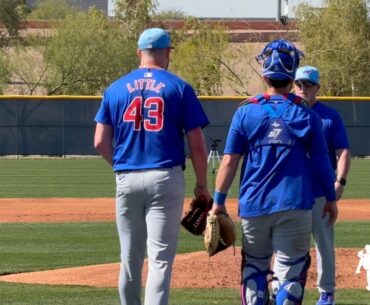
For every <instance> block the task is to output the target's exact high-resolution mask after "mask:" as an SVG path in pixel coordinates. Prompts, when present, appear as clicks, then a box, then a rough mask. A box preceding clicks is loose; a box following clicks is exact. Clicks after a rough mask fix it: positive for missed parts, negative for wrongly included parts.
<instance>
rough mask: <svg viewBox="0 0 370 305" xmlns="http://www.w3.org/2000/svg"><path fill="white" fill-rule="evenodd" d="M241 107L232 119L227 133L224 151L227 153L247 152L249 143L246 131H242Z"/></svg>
mask: <svg viewBox="0 0 370 305" xmlns="http://www.w3.org/2000/svg"><path fill="white" fill-rule="evenodd" d="M241 116H242V115H241V108H239V109H238V110H237V111H236V112H235V114H234V116H233V119H232V121H231V125H230V128H229V133H228V135H227V139H226V144H225V149H224V153H225V154H241V155H242V154H246V153H248V145H247V143H246V138H245V136H244V132H243V131H242V126H241V124H242V119H241Z"/></svg>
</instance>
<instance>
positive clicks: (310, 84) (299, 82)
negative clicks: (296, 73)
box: [294, 80, 316, 88]
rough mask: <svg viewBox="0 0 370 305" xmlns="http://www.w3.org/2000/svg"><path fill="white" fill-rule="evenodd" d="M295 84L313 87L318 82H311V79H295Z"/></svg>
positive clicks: (301, 86)
mask: <svg viewBox="0 0 370 305" xmlns="http://www.w3.org/2000/svg"><path fill="white" fill-rule="evenodd" d="M294 84H295V85H296V86H297V87H299V88H303V87H306V88H312V87H313V86H315V85H316V84H315V83H313V82H309V81H299V80H297V81H295V82H294Z"/></svg>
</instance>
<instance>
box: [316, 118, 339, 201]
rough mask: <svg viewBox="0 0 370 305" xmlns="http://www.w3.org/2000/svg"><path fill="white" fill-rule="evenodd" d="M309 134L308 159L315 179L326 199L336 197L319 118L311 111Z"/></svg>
mask: <svg viewBox="0 0 370 305" xmlns="http://www.w3.org/2000/svg"><path fill="white" fill-rule="evenodd" d="M311 117H312V119H311V134H310V148H309V153H310V159H311V164H312V169H313V174H314V177H315V179H318V183H319V184H320V186H321V188H322V190H323V191H324V194H325V198H326V200H327V201H334V200H335V199H336V194H335V189H334V180H335V177H334V171H333V168H332V166H331V164H330V160H329V155H328V149H327V145H326V140H325V136H324V132H323V130H322V126H321V121H320V118H319V117H318V116H317V115H316V114H315V113H313V112H312V116H311Z"/></svg>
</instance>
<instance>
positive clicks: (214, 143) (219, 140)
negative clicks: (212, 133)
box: [211, 137, 221, 149]
mask: <svg viewBox="0 0 370 305" xmlns="http://www.w3.org/2000/svg"><path fill="white" fill-rule="evenodd" d="M220 142H221V139H215V138H213V137H212V138H211V149H217V146H218V143H220Z"/></svg>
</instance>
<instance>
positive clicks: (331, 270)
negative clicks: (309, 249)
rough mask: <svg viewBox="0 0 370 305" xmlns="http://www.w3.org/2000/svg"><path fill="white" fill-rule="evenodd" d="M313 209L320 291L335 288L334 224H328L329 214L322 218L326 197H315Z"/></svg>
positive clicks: (313, 229)
mask: <svg viewBox="0 0 370 305" xmlns="http://www.w3.org/2000/svg"><path fill="white" fill-rule="evenodd" d="M315 201H316V203H315V205H314V207H313V210H312V236H313V239H314V240H315V244H316V258H317V288H318V289H319V291H320V292H334V290H335V251H334V225H330V226H328V216H326V217H325V218H322V211H323V209H324V206H325V203H326V199H325V197H318V198H315Z"/></svg>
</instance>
